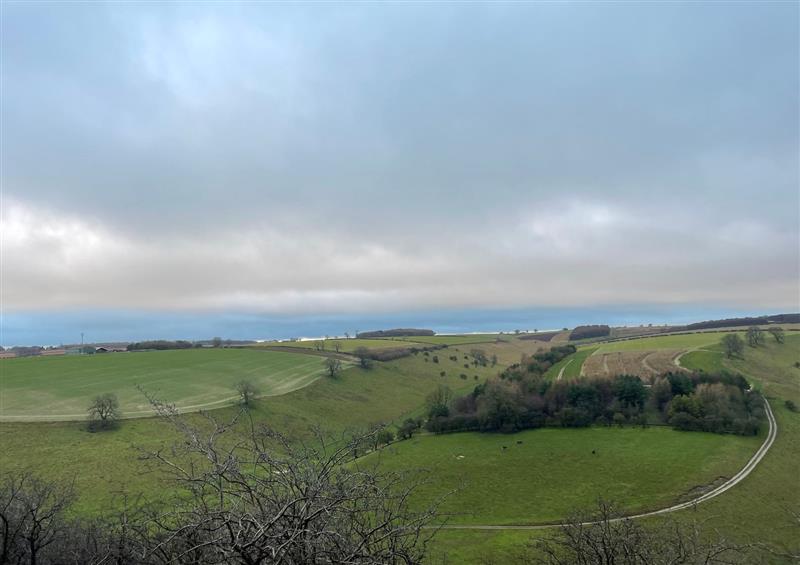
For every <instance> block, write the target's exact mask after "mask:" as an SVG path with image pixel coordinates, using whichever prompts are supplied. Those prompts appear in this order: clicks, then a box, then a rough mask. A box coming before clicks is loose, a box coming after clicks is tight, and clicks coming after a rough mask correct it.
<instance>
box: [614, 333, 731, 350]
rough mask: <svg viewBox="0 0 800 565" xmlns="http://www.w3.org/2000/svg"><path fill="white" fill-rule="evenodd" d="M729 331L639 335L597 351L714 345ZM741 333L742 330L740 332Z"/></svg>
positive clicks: (690, 347)
mask: <svg viewBox="0 0 800 565" xmlns="http://www.w3.org/2000/svg"><path fill="white" fill-rule="evenodd" d="M727 333H729V332H702V333H695V334H673V335H661V336H656V337H640V338H636V339H629V340H625V341H615V342H611V343H604V344H601V345H600V349H599V350H598V354H599V353H609V352H612V351H640V350H648V349H692V348H695V347H705V346H708V345H714V344H716V343H718V342H719V340H720V339H722V336H724V335H727ZM740 335H743V332H742V334H740Z"/></svg>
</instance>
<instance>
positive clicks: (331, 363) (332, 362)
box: [325, 357, 342, 379]
mask: <svg viewBox="0 0 800 565" xmlns="http://www.w3.org/2000/svg"><path fill="white" fill-rule="evenodd" d="M325 369H326V370H327V371H328V376H329V377H331V378H332V379H333V378H335V377H336V376H338V375H339V372H340V371H341V370H342V362H341V361H340V360H339V359H337V358H336V357H328V358H327V359H325Z"/></svg>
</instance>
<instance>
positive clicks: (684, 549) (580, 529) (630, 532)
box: [528, 500, 749, 565]
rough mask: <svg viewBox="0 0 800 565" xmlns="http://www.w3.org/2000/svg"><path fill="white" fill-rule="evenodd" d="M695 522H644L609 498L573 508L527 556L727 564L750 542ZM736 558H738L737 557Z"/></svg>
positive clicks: (554, 564)
mask: <svg viewBox="0 0 800 565" xmlns="http://www.w3.org/2000/svg"><path fill="white" fill-rule="evenodd" d="M708 534H709V532H708V531H705V532H702V535H701V528H700V527H699V526H698V524H692V525H691V526H685V525H682V524H678V523H675V522H672V521H670V520H664V521H662V522H660V523H659V524H657V525H655V526H649V527H645V526H643V525H642V523H641V522H639V521H636V520H632V519H630V518H624V517H622V515H621V513H620V512H619V510H618V509H617V508H616V507H615V506H614V505H613V504H612V503H608V502H605V501H602V500H601V501H599V502H598V504H597V511H596V512H594V513H575V514H573V515H572V516H571V517H570V518H569V519H568V520H566V521H565V522H564V523H563V524H562V526H561V528H559V531H558V533H557V534H555V535H552V536H549V537H546V538H544V539H542V540H538V541H536V542H533V543H532V544H531V546H530V553H529V556H530V557H531V558H530V559H529V560H528V561H529V562H533V563H541V564H547V565H567V564H569V565H662V564H663V565H666V564H670V565H689V564H692V565H694V564H700V563H702V564H705V565H716V564H723V563H725V564H729V563H733V562H734V561H731V559H732V558H734V557H736V556H738V557H742V556H743V555H744V554H746V552H747V550H749V546H742V545H734V544H731V543H729V542H728V541H726V540H725V539H724V538H721V537H719V536H717V539H716V540H715V541H708V540H710V539H711V536H709V535H708ZM737 562H738V561H737Z"/></svg>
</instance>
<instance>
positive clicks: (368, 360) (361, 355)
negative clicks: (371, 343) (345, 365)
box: [353, 345, 372, 369]
mask: <svg viewBox="0 0 800 565" xmlns="http://www.w3.org/2000/svg"><path fill="white" fill-rule="evenodd" d="M353 355H355V356H356V357H358V364H359V365H361V368H362V369H369V368H370V367H372V354H371V352H370V350H369V349H367V348H366V347H364V346H363V345H362V346H360V347H356V349H355V351H353Z"/></svg>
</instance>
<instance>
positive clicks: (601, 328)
mask: <svg viewBox="0 0 800 565" xmlns="http://www.w3.org/2000/svg"><path fill="white" fill-rule="evenodd" d="M607 335H611V328H610V327H609V326H607V325H597V326H578V327H577V328H575V329H574V330H572V333H571V334H569V339H570V341H577V340H579V339H589V338H592V337H605V336H607Z"/></svg>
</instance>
